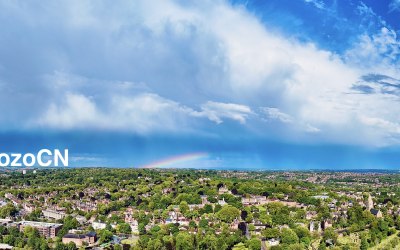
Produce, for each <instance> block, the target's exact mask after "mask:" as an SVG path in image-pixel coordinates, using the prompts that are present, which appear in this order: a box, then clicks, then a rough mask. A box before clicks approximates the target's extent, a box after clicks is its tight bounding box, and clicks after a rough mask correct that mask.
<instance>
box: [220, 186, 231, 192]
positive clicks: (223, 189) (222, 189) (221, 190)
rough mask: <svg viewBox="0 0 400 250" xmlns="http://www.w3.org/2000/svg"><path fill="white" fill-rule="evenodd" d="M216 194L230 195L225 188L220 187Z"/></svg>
mask: <svg viewBox="0 0 400 250" xmlns="http://www.w3.org/2000/svg"><path fill="white" fill-rule="evenodd" d="M218 194H231V192H230V191H229V189H227V188H226V187H225V186H222V187H220V188H219V189H218Z"/></svg>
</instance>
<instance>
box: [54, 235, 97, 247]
mask: <svg viewBox="0 0 400 250" xmlns="http://www.w3.org/2000/svg"><path fill="white" fill-rule="evenodd" d="M96 241H97V235H96V233H95V232H89V233H87V234H66V235H64V237H63V238H62V243H63V244H68V243H70V242H73V243H75V245H76V246H77V247H81V246H83V245H91V244H94V243H95V242H96Z"/></svg>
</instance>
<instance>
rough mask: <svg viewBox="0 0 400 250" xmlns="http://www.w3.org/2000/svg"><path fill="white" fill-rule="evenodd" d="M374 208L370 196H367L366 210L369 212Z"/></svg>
mask: <svg viewBox="0 0 400 250" xmlns="http://www.w3.org/2000/svg"><path fill="white" fill-rule="evenodd" d="M373 208H374V201H373V200H372V196H371V194H368V201H367V210H368V211H369V210H371V209H373Z"/></svg>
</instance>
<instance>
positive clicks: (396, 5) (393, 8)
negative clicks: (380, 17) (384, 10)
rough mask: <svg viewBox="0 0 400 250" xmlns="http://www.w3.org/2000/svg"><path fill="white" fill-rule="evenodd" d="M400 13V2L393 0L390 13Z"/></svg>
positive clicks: (399, 0)
mask: <svg viewBox="0 0 400 250" xmlns="http://www.w3.org/2000/svg"><path fill="white" fill-rule="evenodd" d="M393 11H400V0H392V2H390V4H389V12H393Z"/></svg>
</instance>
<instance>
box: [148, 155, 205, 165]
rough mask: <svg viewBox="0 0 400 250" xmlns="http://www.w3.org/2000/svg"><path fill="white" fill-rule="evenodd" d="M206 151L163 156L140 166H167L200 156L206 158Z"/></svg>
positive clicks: (197, 158) (194, 159)
mask: <svg viewBox="0 0 400 250" xmlns="http://www.w3.org/2000/svg"><path fill="white" fill-rule="evenodd" d="M207 157H208V153H203V152H197V153H190V154H184V155H177V156H173V157H168V158H164V159H162V160H159V161H156V162H152V163H150V164H148V165H145V166H142V167H141V168H167V167H172V166H174V165H177V164H179V163H184V162H190V161H196V160H199V159H202V158H207Z"/></svg>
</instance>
